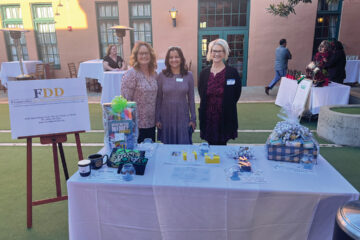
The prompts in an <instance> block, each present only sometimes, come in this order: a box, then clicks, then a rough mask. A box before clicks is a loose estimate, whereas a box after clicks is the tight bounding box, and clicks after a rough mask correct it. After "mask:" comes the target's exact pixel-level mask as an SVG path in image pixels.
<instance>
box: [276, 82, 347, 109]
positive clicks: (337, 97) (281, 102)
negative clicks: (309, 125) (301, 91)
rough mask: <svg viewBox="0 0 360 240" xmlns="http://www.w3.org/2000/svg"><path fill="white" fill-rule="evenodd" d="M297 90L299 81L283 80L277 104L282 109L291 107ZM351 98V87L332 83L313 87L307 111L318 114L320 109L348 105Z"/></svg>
mask: <svg viewBox="0 0 360 240" xmlns="http://www.w3.org/2000/svg"><path fill="white" fill-rule="evenodd" d="M296 89H297V81H295V80H292V79H288V78H285V77H283V78H281V83H280V87H279V90H278V94H277V96H276V100H275V104H276V105H278V106H280V107H284V106H286V105H289V104H290V105H291V104H292V102H293V99H294V97H295V93H296ZM349 98H350V87H349V86H346V85H343V84H338V83H334V82H332V83H330V84H329V86H326V87H312V88H311V91H310V95H309V102H308V105H307V109H306V110H308V111H310V112H311V114H318V113H319V112H320V107H322V106H328V105H346V104H348V103H349Z"/></svg>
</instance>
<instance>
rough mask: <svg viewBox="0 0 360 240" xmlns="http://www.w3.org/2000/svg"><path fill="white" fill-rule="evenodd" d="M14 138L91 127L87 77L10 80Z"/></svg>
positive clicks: (10, 109)
mask: <svg viewBox="0 0 360 240" xmlns="http://www.w3.org/2000/svg"><path fill="white" fill-rule="evenodd" d="M8 98H9V111H10V123H11V136H12V138H13V139H16V138H18V137H24V136H36V135H43V134H54V133H65V132H74V131H87V130H90V118H89V106H88V101H87V100H88V99H87V93H86V84H85V79H84V78H67V79H51V80H28V81H9V82H8Z"/></svg>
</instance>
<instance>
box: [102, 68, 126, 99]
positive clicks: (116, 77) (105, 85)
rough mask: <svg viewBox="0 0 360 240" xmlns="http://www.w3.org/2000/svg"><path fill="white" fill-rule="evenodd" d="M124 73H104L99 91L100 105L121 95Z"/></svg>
mask: <svg viewBox="0 0 360 240" xmlns="http://www.w3.org/2000/svg"><path fill="white" fill-rule="evenodd" d="M125 72H126V71H120V72H119V71H113V72H104V78H103V82H102V91H101V104H103V103H109V102H111V101H112V99H113V98H114V97H115V96H120V94H121V80H122V77H123V75H124V73H125Z"/></svg>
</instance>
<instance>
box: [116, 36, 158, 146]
mask: <svg viewBox="0 0 360 240" xmlns="http://www.w3.org/2000/svg"><path fill="white" fill-rule="evenodd" d="M130 66H132V68H131V69H130V70H128V71H127V72H126V73H125V74H124V76H123V78H122V82H121V95H122V96H123V97H124V98H126V99H127V100H129V101H135V102H136V105H137V114H138V127H139V137H138V143H141V142H143V141H144V139H145V138H151V139H152V141H153V142H155V110H156V94H157V89H158V86H157V80H156V77H157V74H156V72H155V70H156V67H157V63H156V56H155V52H154V50H153V48H152V47H151V46H150V44H148V43H146V42H142V41H138V42H136V44H135V46H134V48H133V49H132V52H131V56H130Z"/></svg>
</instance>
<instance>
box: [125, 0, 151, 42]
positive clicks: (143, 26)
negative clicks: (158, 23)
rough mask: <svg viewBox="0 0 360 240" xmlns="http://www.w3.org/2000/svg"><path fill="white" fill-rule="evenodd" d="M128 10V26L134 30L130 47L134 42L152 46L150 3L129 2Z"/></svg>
mask: <svg viewBox="0 0 360 240" xmlns="http://www.w3.org/2000/svg"><path fill="white" fill-rule="evenodd" d="M129 8H130V10H129V11H130V25H131V27H133V28H134V31H132V35H131V46H134V44H135V42H136V41H144V42H148V43H149V44H151V45H152V30H151V4H150V2H141V3H140V2H139V3H136V2H131V3H129Z"/></svg>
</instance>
